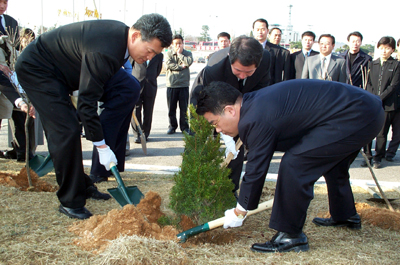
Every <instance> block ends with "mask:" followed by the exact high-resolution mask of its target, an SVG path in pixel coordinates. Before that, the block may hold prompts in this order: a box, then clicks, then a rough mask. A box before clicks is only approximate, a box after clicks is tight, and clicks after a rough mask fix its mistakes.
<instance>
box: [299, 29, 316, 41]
mask: <svg viewBox="0 0 400 265" xmlns="http://www.w3.org/2000/svg"><path fill="white" fill-rule="evenodd" d="M305 36H308V37H312V38H313V40H314V41H315V38H316V36H315V33H314V32H312V31H305V32H303V34H301V39H303V38H304V37H305Z"/></svg>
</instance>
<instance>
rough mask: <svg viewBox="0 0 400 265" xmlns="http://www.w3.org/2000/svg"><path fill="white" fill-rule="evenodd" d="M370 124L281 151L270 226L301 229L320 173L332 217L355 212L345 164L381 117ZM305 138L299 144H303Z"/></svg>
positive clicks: (290, 230)
mask: <svg viewBox="0 0 400 265" xmlns="http://www.w3.org/2000/svg"><path fill="white" fill-rule="evenodd" d="M371 124H373V126H369V125H368V126H365V127H364V128H363V129H361V130H359V131H358V132H356V133H354V134H352V135H350V136H348V137H346V138H344V139H342V140H340V141H338V142H335V143H332V144H329V145H326V146H322V147H319V148H316V149H313V150H310V151H306V152H304V153H300V154H297V153H296V154H295V153H293V152H291V149H289V150H288V151H286V152H285V154H284V155H283V157H282V160H281V164H280V167H279V172H278V180H277V183H276V191H275V199H274V205H273V207H272V214H271V219H270V223H269V227H270V228H272V229H275V230H278V231H281V232H287V233H293V234H295V233H300V232H301V231H302V229H303V226H304V223H305V220H306V216H307V208H308V206H309V204H310V201H311V200H312V199H313V197H314V188H313V187H314V183H315V182H316V181H317V180H318V179H319V178H320V177H321V176H324V178H325V181H326V184H327V187H328V198H329V210H330V214H331V216H332V218H333V219H334V220H335V221H344V220H347V219H348V218H349V217H351V216H353V215H355V214H356V209H355V206H354V198H353V193H352V190H351V186H350V181H349V178H350V175H349V168H350V165H351V163H352V162H353V161H354V159H355V158H356V157H357V154H358V152H359V150H360V148H361V147H362V146H363V145H365V144H366V143H368V142H370V141H371V139H373V138H374V137H375V136H376V135H377V133H378V129H380V128H381V127H380V126H375V125H376V124H378V125H379V124H383V117H382V119H377V121H375V122H374V123H371ZM371 127H372V128H375V127H376V128H378V129H376V130H374V129H371ZM307 141H312V139H309V140H307ZM307 141H301V142H300V143H299V144H300V145H305V146H307V144H308V143H307ZM296 147H297V145H296Z"/></svg>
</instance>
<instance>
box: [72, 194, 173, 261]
mask: <svg viewBox="0 0 400 265" xmlns="http://www.w3.org/2000/svg"><path fill="white" fill-rule="evenodd" d="M160 206H161V197H160V195H159V194H158V193H155V192H152V191H149V192H148V193H146V196H145V198H144V199H142V200H141V201H140V203H139V204H138V205H137V207H135V206H134V205H131V204H127V205H125V206H124V207H123V208H122V209H113V210H111V211H110V212H108V213H107V214H106V215H94V216H92V217H90V218H89V219H87V220H84V221H78V222H75V223H74V224H73V225H72V226H71V227H70V228H69V229H68V231H70V232H73V233H75V234H76V235H77V236H79V238H77V239H75V240H74V243H75V244H76V245H77V246H79V247H81V248H82V249H84V250H88V251H93V252H94V253H100V252H102V251H103V250H104V249H105V248H106V247H107V246H108V245H109V243H110V241H111V240H114V239H116V238H118V237H120V236H132V235H138V236H143V237H151V238H154V239H157V240H176V241H177V237H176V235H177V234H178V233H179V231H177V230H176V229H175V228H174V227H172V226H165V227H160V226H159V225H158V224H157V219H158V218H160V217H161V216H162V215H164V214H163V213H162V212H161V210H160Z"/></svg>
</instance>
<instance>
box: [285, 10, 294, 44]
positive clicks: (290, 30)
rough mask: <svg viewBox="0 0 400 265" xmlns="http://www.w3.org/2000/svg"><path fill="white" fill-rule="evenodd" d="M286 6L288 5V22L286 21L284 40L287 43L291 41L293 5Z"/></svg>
mask: <svg viewBox="0 0 400 265" xmlns="http://www.w3.org/2000/svg"><path fill="white" fill-rule="evenodd" d="M288 7H289V22H288V25H287V29H286V36H285V42H286V43H288V44H289V43H290V42H291V41H293V25H292V7H293V5H289V6H288Z"/></svg>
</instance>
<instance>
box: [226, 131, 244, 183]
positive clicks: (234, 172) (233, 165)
mask: <svg viewBox="0 0 400 265" xmlns="http://www.w3.org/2000/svg"><path fill="white" fill-rule="evenodd" d="M238 139H239V136H236V137H235V138H234V140H235V142H237V140H238ZM239 150H240V151H239V154H238V155H237V157H236V159H234V160H231V162H230V163H229V164H228V168H230V169H231V174H230V175H229V178H230V179H231V180H232V182H233V184H235V188H234V190H233V191H237V190H238V189H239V182H240V177H241V175H242V169H243V162H244V145H243V144H242V146H241V147H240V148H239Z"/></svg>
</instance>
